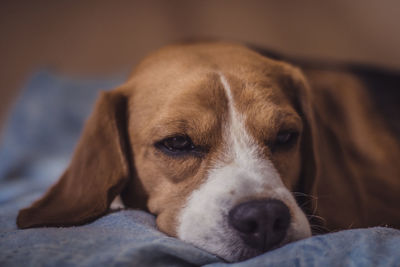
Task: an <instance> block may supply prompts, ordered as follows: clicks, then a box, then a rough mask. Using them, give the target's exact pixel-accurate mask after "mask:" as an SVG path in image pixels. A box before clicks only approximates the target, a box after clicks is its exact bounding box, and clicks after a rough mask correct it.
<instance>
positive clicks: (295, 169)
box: [17, 43, 315, 261]
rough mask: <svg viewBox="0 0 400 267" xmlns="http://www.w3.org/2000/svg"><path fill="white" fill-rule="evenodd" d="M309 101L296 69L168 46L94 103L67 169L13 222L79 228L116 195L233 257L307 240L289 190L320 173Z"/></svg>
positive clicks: (235, 50)
mask: <svg viewBox="0 0 400 267" xmlns="http://www.w3.org/2000/svg"><path fill="white" fill-rule="evenodd" d="M309 100H310V99H309V92H308V88H307V84H306V82H305V80H304V77H303V76H302V74H301V72H300V71H299V70H297V69H296V68H294V67H292V66H290V65H288V64H286V63H283V62H279V61H274V60H271V59H268V58H265V57H262V56H261V55H259V54H257V53H255V52H253V51H251V50H249V49H247V48H244V47H242V46H238V45H229V44H221V43H217V44H197V45H182V46H172V47H167V48H164V49H162V50H160V51H158V52H156V53H154V54H153V55H151V56H150V57H148V58H147V59H145V60H144V61H143V62H142V63H141V64H140V65H139V66H138V67H137V69H136V70H135V72H134V73H133V75H132V76H131V78H130V79H129V80H128V81H127V82H126V83H125V84H124V85H123V86H121V87H120V88H118V89H115V90H114V91H111V92H106V93H103V94H102V95H101V96H100V99H99V100H98V102H97V104H96V107H95V110H94V112H93V114H92V116H91V117H90V118H89V120H88V122H87V124H86V127H85V129H84V132H83V135H82V137H81V140H80V142H79V144H78V146H77V149H76V151H75V154H74V157H73V159H72V161H71V163H70V166H69V168H68V169H67V170H66V171H65V173H64V175H63V176H62V177H61V179H60V180H59V181H58V183H57V184H55V185H54V186H53V187H52V188H51V189H50V190H49V191H48V192H47V194H46V195H45V196H44V197H43V198H42V199H40V200H39V201H37V202H35V203H34V204H33V205H32V206H31V207H29V208H27V209H24V210H22V211H21V212H20V214H19V216H18V221H17V223H18V226H19V227H21V228H28V227H35V226H68V225H78V224H82V223H86V222H88V221H91V220H93V219H95V218H98V217H99V216H101V215H103V214H105V212H106V211H107V209H108V208H109V205H110V203H111V201H112V200H113V199H114V198H115V197H116V196H117V195H119V194H120V195H121V196H122V199H123V201H124V204H125V205H126V206H128V207H133V208H141V209H146V210H149V211H150V212H151V213H153V214H155V215H156V216H157V225H158V227H159V229H160V230H161V231H163V232H165V233H167V234H168V235H171V236H175V237H178V238H180V239H182V240H184V241H187V242H189V243H192V244H194V245H195V246H198V247H200V248H204V249H206V250H208V251H210V252H212V253H215V254H217V255H219V256H220V257H222V258H224V259H226V260H228V261H237V260H243V259H246V258H249V257H252V256H256V255H258V254H261V253H262V252H265V251H267V250H270V249H273V248H276V247H279V246H282V245H283V244H286V243H288V242H291V241H295V240H298V239H302V238H305V237H308V236H310V235H311V232H310V225H309V223H308V221H307V219H306V216H305V214H304V212H303V211H302V210H301V209H300V207H299V205H298V204H297V203H296V200H295V198H294V197H293V193H292V192H294V191H300V192H303V193H307V191H308V190H310V188H311V186H312V179H313V176H314V173H313V172H314V171H315V170H314V166H315V157H314V154H313V144H312V141H313V139H312V136H313V127H312V123H313V118H312V117H313V115H312V110H311V107H310V104H309Z"/></svg>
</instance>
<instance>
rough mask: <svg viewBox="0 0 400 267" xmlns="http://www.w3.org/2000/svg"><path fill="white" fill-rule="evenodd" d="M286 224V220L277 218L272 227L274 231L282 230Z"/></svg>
mask: <svg viewBox="0 0 400 267" xmlns="http://www.w3.org/2000/svg"><path fill="white" fill-rule="evenodd" d="M286 224H287V223H286V220H284V219H283V218H277V219H276V220H275V222H274V225H273V226H272V229H273V230H274V231H282V230H284V229H285V228H286V227H287V226H286Z"/></svg>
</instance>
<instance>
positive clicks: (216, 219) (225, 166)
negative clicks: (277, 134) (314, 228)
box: [177, 74, 311, 261]
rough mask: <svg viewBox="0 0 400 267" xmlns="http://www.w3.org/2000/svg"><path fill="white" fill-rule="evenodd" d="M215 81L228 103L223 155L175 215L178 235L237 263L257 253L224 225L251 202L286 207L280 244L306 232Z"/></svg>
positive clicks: (227, 88) (297, 212)
mask: <svg viewBox="0 0 400 267" xmlns="http://www.w3.org/2000/svg"><path fill="white" fill-rule="evenodd" d="M220 81H221V83H222V85H223V86H224V88H225V93H226V96H227V99H228V103H229V122H227V123H226V125H225V129H224V145H225V150H224V154H223V156H222V157H221V158H220V160H218V162H215V164H214V167H213V168H212V169H210V171H209V173H208V177H207V179H206V181H205V182H204V183H203V184H202V185H201V186H200V187H199V188H198V189H197V190H195V191H193V193H192V194H191V195H190V196H189V198H188V200H187V203H186V205H185V207H184V208H183V209H182V211H181V213H180V217H179V222H178V229H177V234H178V237H179V238H180V239H182V240H184V241H187V242H189V243H192V244H194V245H195V246H197V247H200V248H204V249H206V250H208V251H210V252H213V253H215V254H217V255H218V256H220V257H222V258H224V259H225V260H228V261H237V260H241V259H245V258H248V257H251V256H256V255H257V254H259V253H260V252H258V251H256V250H254V249H252V248H250V247H248V246H246V245H245V244H244V243H243V242H242V240H241V239H240V237H239V236H238V235H237V233H236V232H235V230H234V229H232V228H231V227H230V226H229V223H228V219H227V218H228V213H229V211H230V210H231V209H232V208H233V207H234V206H235V205H237V204H239V203H241V201H244V200H249V199H251V197H253V198H254V197H255V196H262V197H264V198H275V199H279V200H281V201H283V202H284V203H286V205H287V206H288V207H289V209H290V213H291V215H292V219H291V225H290V228H289V230H288V234H287V236H286V238H285V239H284V241H283V242H282V244H284V243H287V242H290V241H294V240H298V239H301V238H305V237H308V236H310V235H311V232H310V226H309V224H308V221H307V219H306V217H305V215H304V213H303V212H302V211H301V210H300V208H299V207H298V206H297V204H296V202H295V200H294V198H293V196H292V194H291V193H290V192H289V191H288V190H287V189H286V188H285V187H284V185H283V182H282V180H281V178H280V176H279V174H278V172H277V171H276V169H275V168H274V166H273V164H272V162H270V161H269V160H265V159H264V158H262V157H261V152H260V148H259V147H258V146H257V145H256V143H255V142H254V140H253V139H252V137H251V136H250V135H249V134H248V133H247V131H246V128H245V125H244V121H245V117H244V116H243V115H241V114H239V113H238V112H237V110H236V108H235V104H234V99H233V95H232V91H231V88H230V86H229V84H228V81H227V80H226V78H225V77H224V76H223V75H221V74H220ZM282 244H281V245H282Z"/></svg>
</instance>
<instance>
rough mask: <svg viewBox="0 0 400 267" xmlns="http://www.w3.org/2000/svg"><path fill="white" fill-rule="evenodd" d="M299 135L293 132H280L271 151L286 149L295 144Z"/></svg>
mask: <svg viewBox="0 0 400 267" xmlns="http://www.w3.org/2000/svg"><path fill="white" fill-rule="evenodd" d="M298 137H299V133H298V132H295V131H281V132H279V133H278V134H277V136H276V139H275V142H274V143H273V146H272V150H277V149H281V148H282V149H288V148H291V147H292V146H293V145H294V144H296V141H297V138H298Z"/></svg>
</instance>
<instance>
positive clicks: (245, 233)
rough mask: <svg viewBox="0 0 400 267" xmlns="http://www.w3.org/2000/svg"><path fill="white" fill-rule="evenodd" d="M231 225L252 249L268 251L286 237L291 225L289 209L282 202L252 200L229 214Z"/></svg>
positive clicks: (238, 206) (236, 207)
mask: <svg viewBox="0 0 400 267" xmlns="http://www.w3.org/2000/svg"><path fill="white" fill-rule="evenodd" d="M229 223H230V224H231V226H232V227H233V228H235V229H236V230H237V231H238V232H239V234H240V237H241V238H242V239H243V241H244V242H245V243H246V244H247V245H248V246H250V247H252V248H255V249H259V250H261V251H267V250H269V249H271V248H272V247H274V246H275V245H278V244H279V243H280V242H281V241H282V240H283V239H284V237H285V236H286V232H287V229H288V227H289V223H290V213H289V208H288V207H287V206H286V205H285V204H284V203H283V202H282V201H280V200H276V199H264V200H252V201H249V202H244V203H241V204H239V205H237V206H235V207H234V208H233V209H232V210H231V211H230V212H229Z"/></svg>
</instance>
